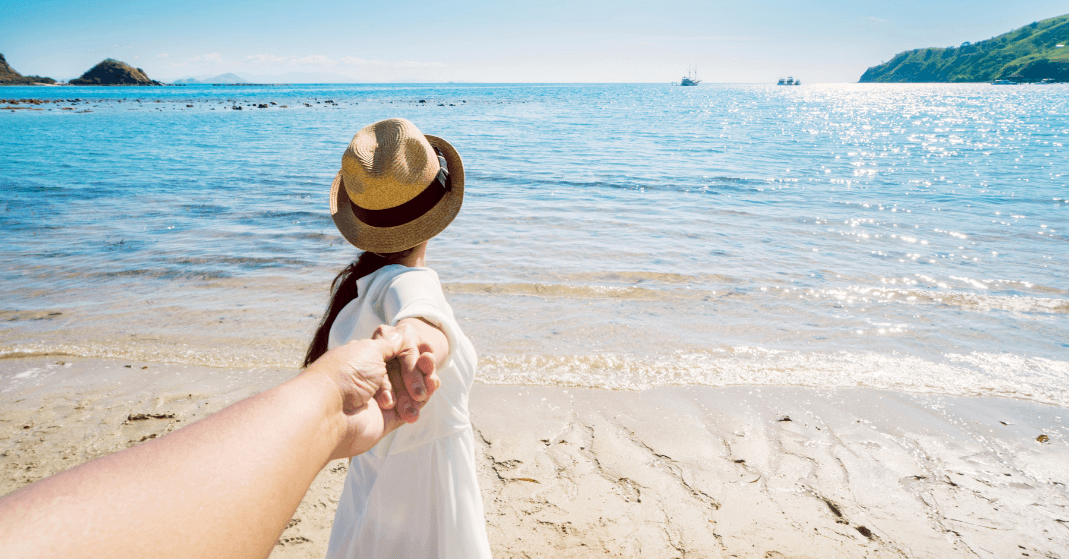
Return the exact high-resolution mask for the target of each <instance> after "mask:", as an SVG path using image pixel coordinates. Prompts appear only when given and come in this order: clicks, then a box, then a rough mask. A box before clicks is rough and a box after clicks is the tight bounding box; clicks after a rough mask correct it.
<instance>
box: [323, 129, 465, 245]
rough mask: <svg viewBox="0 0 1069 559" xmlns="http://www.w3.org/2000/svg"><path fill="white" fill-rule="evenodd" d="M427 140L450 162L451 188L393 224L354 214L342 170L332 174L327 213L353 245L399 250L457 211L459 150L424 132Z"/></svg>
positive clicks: (435, 229)
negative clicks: (415, 213) (428, 205)
mask: <svg viewBox="0 0 1069 559" xmlns="http://www.w3.org/2000/svg"><path fill="white" fill-rule="evenodd" d="M423 136H424V137H425V138H427V141H428V142H430V144H431V145H432V146H434V147H437V148H439V149H441V150H442V155H443V156H445V161H446V164H447V165H448V166H449V180H450V182H451V183H452V189H451V190H449V191H448V192H446V193H445V196H442V199H441V200H439V201H438V203H437V204H435V206H434V207H433V208H431V209H430V210H429V211H427V213H425V214H423V215H421V216H419V217H417V218H416V219H413V220H412V221H409V222H408V223H406V224H404V225H398V226H396V227H372V226H370V225H368V224H366V223H364V222H362V221H360V219H359V218H357V217H356V215H354V214H353V206H352V202H351V201H350V200H349V194H348V193H347V192H346V191H345V185H344V184H342V177H341V172H340V171H339V172H338V174H337V176H335V177H334V184H333V185H332V186H331V187H330V216H331V217H332V218H334V225H337V226H338V231H340V232H341V234H342V237H345V240H347V241H349V242H350V243H352V244H353V245H354V246H356V248H359V249H361V250H369V251H371V252H379V253H386V252H401V251H402V250H406V249H410V248H412V247H414V246H416V245H418V244H420V243H422V242H423V241H426V240H428V239H430V238H431V237H434V236H435V235H437V234H438V233H441V232H442V231H444V230H445V228H446V227H448V226H449V224H450V223H452V221H453V218H455V217H456V216H457V214H458V213H460V205H461V204H462V203H463V202H464V162H463V161H461V159H460V154H459V153H457V150H456V149H454V148H453V146H452V145H450V144H449V142H447V141H445V140H443V139H441V138H439V137H437V136H431V135H430V134H424V135H423Z"/></svg>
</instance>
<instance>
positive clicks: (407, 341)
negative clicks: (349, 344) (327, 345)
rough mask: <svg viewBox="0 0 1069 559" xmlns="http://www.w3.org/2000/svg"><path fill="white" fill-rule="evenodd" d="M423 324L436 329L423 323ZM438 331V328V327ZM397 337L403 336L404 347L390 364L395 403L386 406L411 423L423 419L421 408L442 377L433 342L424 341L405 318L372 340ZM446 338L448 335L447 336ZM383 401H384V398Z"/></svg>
mask: <svg viewBox="0 0 1069 559" xmlns="http://www.w3.org/2000/svg"><path fill="white" fill-rule="evenodd" d="M419 324H420V325H425V326H427V327H429V328H433V327H431V326H429V325H426V324H425V323H423V322H420V323H419ZM435 332H438V331H437V330H436V329H435ZM438 333H439V335H441V334H440V332H438ZM393 336H400V337H401V350H400V351H399V352H398V354H397V358H396V359H395V360H393V361H390V362H389V363H387V364H386V368H387V371H388V373H389V375H388V378H389V383H390V386H392V387H393V393H392V395H391V398H390V399H391V400H393V403H392V405H391V404H385V406H384V409H385V408H387V407H392V408H393V410H394V411H395V415H396V416H397V417H399V418H400V419H401V420H403V421H405V422H407V423H413V422H415V421H416V420H417V419H419V410H420V409H421V408H422V407H423V406H425V405H426V404H427V401H428V400H429V399H430V397H431V395H432V394H434V391H435V390H437V389H438V387H439V386H441V380H439V378H438V375H437V373H436V363H437V361H438V360H436V359H435V357H436V356H435V354H434V353H433V352H432V347H431V345H430V344H429V343H427V342H426V341H424V340H422V339H421V338H422V337H421V336H420V332H419V331H418V330H417V329H416V328H415V327H413V326H412V325H411V324H408V323H406V322H405V321H402V322H401V323H400V324H398V325H397V326H396V327H393V326H386V325H383V326H379V328H378V329H377V330H375V334H374V335H373V336H372V339H374V340H377V339H386V338H391V337H393ZM442 337H443V338H444V335H443V336H442ZM379 402H380V404H383V401H382V399H381V398H380V399H379Z"/></svg>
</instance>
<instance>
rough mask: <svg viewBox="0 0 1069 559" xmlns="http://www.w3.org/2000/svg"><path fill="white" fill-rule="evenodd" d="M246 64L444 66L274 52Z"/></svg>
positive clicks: (439, 65)
mask: <svg viewBox="0 0 1069 559" xmlns="http://www.w3.org/2000/svg"><path fill="white" fill-rule="evenodd" d="M244 62H245V63H246V64H252V65H256V66H264V65H271V66H314V67H319V68H322V67H331V68H333V67H335V66H339V65H340V66H376V67H393V68H444V67H445V64H442V63H441V62H419V61H415V60H402V61H399V62H392V63H391V62H386V61H383V60H368V59H366V58H357V57H355V56H344V57H342V58H340V59H338V60H335V59H333V58H330V57H328V56H325V55H322V54H312V55H308V56H302V57H297V56H278V55H274V54H254V55H250V56H248V57H246V58H245V61H244Z"/></svg>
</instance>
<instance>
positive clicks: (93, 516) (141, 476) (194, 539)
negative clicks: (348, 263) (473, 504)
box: [0, 331, 405, 558]
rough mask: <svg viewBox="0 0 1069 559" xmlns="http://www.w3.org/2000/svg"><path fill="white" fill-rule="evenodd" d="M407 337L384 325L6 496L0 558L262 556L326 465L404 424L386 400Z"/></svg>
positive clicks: (0, 504) (0, 517)
mask: <svg viewBox="0 0 1069 559" xmlns="http://www.w3.org/2000/svg"><path fill="white" fill-rule="evenodd" d="M404 343H405V342H404V340H403V339H402V336H400V335H399V334H397V333H396V332H389V331H386V332H384V333H383V334H380V336H379V337H378V339H376V340H362V341H359V342H352V343H349V344H346V345H345V346H342V347H339V348H337V349H334V350H332V351H330V352H328V353H327V354H325V355H323V357H321V358H320V359H319V360H317V361H316V362H315V363H313V364H312V365H311V366H309V367H308V368H307V369H306V370H305V371H304V372H302V373H301V375H299V376H298V377H296V378H294V379H292V380H290V381H288V382H286V383H284V384H282V385H280V386H277V387H275V388H273V389H271V390H268V391H266V392H263V393H261V394H258V395H256V396H253V397H251V398H248V399H246V400H242V401H240V402H238V403H236V404H234V405H232V406H230V407H228V408H226V409H224V410H222V411H220V412H218V413H216V414H213V415H211V416H209V417H207V418H205V419H203V420H201V421H198V422H196V423H194V424H192V425H189V426H187V427H184V428H182V429H179V430H177V431H175V432H173V433H170V434H168V435H166V436H164V437H161V438H159V439H155V440H152V441H149V442H146V443H144V444H141V445H138V446H136V447H133V448H130V449H127V450H124V451H122V452H118V453H115V454H112V455H109V456H105V457H103V458H99V459H97V460H94V461H92V462H88V463H86V464H83V465H81V466H78V467H76V468H73V469H71V470H68V471H66V472H63V473H61V474H58V475H55V476H52V477H50V478H46V479H44V480H41V481H39V482H37V483H34V484H31V485H29V486H26V487H24V488H22V489H20V490H18V491H16V492H14V493H12V494H11V495H8V496H7V497H5V498H4V499H3V500H0V549H2V550H4V551H3V553H2V554H0V555H4V556H10V557H157V558H168V557H238V558H240V557H250V558H251V557H266V556H267V555H268V554H269V553H270V552H271V549H272V548H273V546H274V545H275V542H276V541H277V540H278V537H279V536H280V535H281V533H282V530H283V529H284V528H285V526H286V523H287V522H288V521H289V519H290V517H291V516H292V515H293V512H294V511H295V510H296V509H297V505H298V504H299V503H300V501H301V499H302V498H303V496H304V494H305V492H306V491H307V490H308V488H309V486H310V485H311V483H312V480H313V479H314V478H315V476H316V474H317V473H318V472H319V471H320V470H321V469H322V468H323V467H324V466H325V465H326V464H327V462H329V461H330V460H331V459H335V458H343V457H347V456H352V455H354V454H358V453H360V452H363V451H365V450H367V449H369V448H371V446H373V445H374V444H375V442H377V441H378V440H379V439H381V438H382V437H383V436H384V435H385V434H386V433H388V432H389V431H391V430H393V429H395V428H397V427H398V426H400V425H402V424H403V423H404V422H403V420H402V419H401V418H400V416H399V415H398V414H397V413H395V412H394V411H393V410H384V409H383V407H380V406H379V402H380V401H386V400H392V398H384V397H383V395H382V394H381V392H380V391H381V389H382V388H384V387H388V386H389V383H388V381H387V380H386V379H387V377H386V367H385V362H386V361H388V360H390V359H393V358H394V357H395V356H397V355H398V354H399V353H401V351H402V350H403V349H404V347H403V344H404ZM377 393H378V396H377V397H376V394H377ZM386 405H389V404H386ZM384 407H385V406H384Z"/></svg>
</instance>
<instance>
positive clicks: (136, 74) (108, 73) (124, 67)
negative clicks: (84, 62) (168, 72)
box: [69, 58, 163, 85]
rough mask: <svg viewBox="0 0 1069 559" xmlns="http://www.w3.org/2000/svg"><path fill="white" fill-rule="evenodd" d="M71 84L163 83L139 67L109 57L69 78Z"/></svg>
mask: <svg viewBox="0 0 1069 559" xmlns="http://www.w3.org/2000/svg"><path fill="white" fill-rule="evenodd" d="M69 83H70V84H71V85H163V84H161V83H160V82H158V81H156V80H152V79H149V77H148V76H147V75H145V71H144V70H142V69H141V68H134V67H133V66H130V65H129V64H127V63H125V62H120V61H118V60H114V59H111V58H107V59H105V60H104V61H103V62H101V63H100V64H97V65H96V66H93V67H92V68H90V69H89V71H88V72H86V73H84V74H82V77H80V78H78V79H75V80H71V81H70V82H69Z"/></svg>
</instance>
